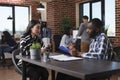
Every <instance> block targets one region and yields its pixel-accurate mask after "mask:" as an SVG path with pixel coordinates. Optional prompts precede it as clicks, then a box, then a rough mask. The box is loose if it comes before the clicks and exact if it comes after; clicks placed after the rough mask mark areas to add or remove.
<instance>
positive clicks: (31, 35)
mask: <svg viewBox="0 0 120 80" xmlns="http://www.w3.org/2000/svg"><path fill="white" fill-rule="evenodd" d="M39 33H40V23H39V21H37V20H31V21H30V23H29V24H28V26H27V30H26V32H25V33H24V34H23V35H22V36H21V39H20V51H21V53H22V55H29V54H30V52H29V50H30V46H31V44H32V42H34V41H35V42H41V41H40V39H39V37H38V35H39ZM27 68H28V69H27V70H28V71H27V74H28V75H29V76H30V80H48V71H47V69H45V68H43V67H38V66H37V65H33V64H28V66H27Z"/></svg>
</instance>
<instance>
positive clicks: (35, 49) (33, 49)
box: [30, 42, 41, 59]
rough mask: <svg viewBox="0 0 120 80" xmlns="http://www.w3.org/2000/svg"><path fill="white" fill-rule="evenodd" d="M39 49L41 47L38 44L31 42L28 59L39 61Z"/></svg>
mask: <svg viewBox="0 0 120 80" xmlns="http://www.w3.org/2000/svg"><path fill="white" fill-rule="evenodd" d="M40 48H41V45H40V43H38V42H33V43H32V45H31V46H30V58H31V59H40Z"/></svg>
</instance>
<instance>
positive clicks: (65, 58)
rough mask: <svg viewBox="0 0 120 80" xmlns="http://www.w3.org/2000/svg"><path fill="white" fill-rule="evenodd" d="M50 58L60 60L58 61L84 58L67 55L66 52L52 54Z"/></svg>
mask: <svg viewBox="0 0 120 80" xmlns="http://www.w3.org/2000/svg"><path fill="white" fill-rule="evenodd" d="M50 58H52V59H55V60H58V61H70V60H78V59H82V58H79V57H73V56H67V55H64V54H61V55H54V56H50Z"/></svg>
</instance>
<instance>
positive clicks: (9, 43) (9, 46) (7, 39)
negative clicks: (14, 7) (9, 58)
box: [0, 31, 17, 64]
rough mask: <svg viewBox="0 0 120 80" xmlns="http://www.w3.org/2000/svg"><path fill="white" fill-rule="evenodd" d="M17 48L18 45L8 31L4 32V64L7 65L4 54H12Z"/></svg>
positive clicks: (1, 53) (2, 46)
mask: <svg viewBox="0 0 120 80" xmlns="http://www.w3.org/2000/svg"><path fill="white" fill-rule="evenodd" d="M16 47H17V43H16V42H15V40H14V39H13V38H12V36H11V35H10V33H9V32H8V31H3V36H2V45H0V55H1V57H2V63H3V64H5V63H6V61H5V55H4V52H11V51H12V50H14V49H15V48H16Z"/></svg>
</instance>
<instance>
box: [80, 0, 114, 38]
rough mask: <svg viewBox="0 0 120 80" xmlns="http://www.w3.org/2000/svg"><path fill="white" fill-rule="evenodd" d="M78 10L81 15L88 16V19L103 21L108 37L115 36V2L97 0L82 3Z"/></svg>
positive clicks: (111, 0)
mask: <svg viewBox="0 0 120 80" xmlns="http://www.w3.org/2000/svg"><path fill="white" fill-rule="evenodd" d="M81 6H82V8H81ZM80 9H82V10H81V11H83V12H82V14H81V15H80V19H81V16H83V15H87V16H89V18H90V19H93V18H99V19H101V20H102V21H105V29H106V30H107V29H108V30H107V35H108V36H115V0H97V1H90V2H87V3H82V4H81V5H80Z"/></svg>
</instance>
